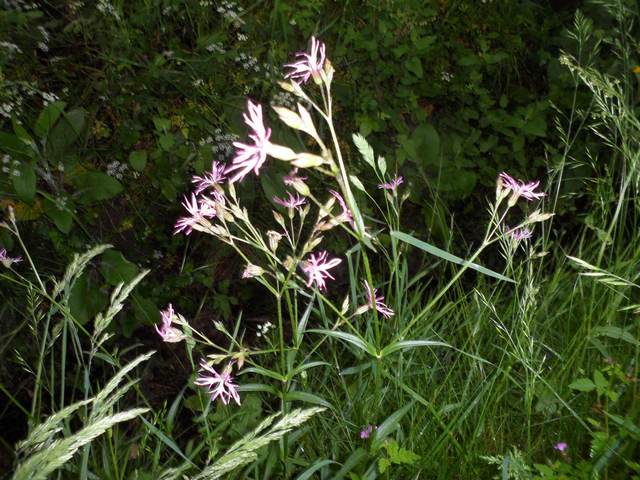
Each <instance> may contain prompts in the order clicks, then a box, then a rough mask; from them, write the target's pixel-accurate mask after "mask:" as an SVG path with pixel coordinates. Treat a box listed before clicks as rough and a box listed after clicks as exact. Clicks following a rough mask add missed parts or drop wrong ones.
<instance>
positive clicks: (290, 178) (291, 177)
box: [282, 167, 307, 187]
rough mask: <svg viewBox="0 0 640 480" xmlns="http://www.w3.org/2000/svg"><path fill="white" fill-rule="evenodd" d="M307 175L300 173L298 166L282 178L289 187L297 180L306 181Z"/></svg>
mask: <svg viewBox="0 0 640 480" xmlns="http://www.w3.org/2000/svg"><path fill="white" fill-rule="evenodd" d="M306 179H307V177H303V176H302V175H298V167H296V168H294V169H293V170H291V171H290V172H289V173H288V174H287V175H285V176H284V177H283V178H282V181H283V182H284V184H285V185H286V186H288V187H292V186H294V185H295V184H296V183H297V182H304V181H305V180H306Z"/></svg>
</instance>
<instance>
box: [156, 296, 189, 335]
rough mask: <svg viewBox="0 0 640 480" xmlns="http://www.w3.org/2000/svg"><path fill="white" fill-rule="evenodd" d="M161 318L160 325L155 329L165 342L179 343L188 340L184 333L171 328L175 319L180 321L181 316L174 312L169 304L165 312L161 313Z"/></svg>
mask: <svg viewBox="0 0 640 480" xmlns="http://www.w3.org/2000/svg"><path fill="white" fill-rule="evenodd" d="M160 316H161V321H160V325H159V326H158V325H156V326H155V328H156V332H158V335H160V337H161V338H162V340H163V341H164V342H167V343H177V342H181V341H182V340H184V339H185V338H186V336H185V334H184V333H182V331H180V330H179V329H177V328H176V327H172V326H171V324H172V323H173V321H174V320H175V319H180V316H179V315H177V314H176V313H175V312H174V311H173V306H172V305H171V304H169V306H168V307H167V308H166V309H165V310H162V311H161V312H160Z"/></svg>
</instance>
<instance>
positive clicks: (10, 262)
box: [0, 248, 22, 268]
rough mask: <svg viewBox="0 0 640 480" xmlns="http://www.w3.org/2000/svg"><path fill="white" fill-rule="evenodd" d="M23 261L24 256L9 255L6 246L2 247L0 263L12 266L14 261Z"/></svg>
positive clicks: (0, 249) (6, 266)
mask: <svg viewBox="0 0 640 480" xmlns="http://www.w3.org/2000/svg"><path fill="white" fill-rule="evenodd" d="M21 261H22V257H9V256H7V251H6V250H5V249H4V248H0V263H2V265H3V266H4V267H5V268H10V267H11V265H13V264H14V263H18V262H21Z"/></svg>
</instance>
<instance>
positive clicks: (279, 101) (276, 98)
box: [269, 90, 296, 110]
mask: <svg viewBox="0 0 640 480" xmlns="http://www.w3.org/2000/svg"><path fill="white" fill-rule="evenodd" d="M269 105H271V106H272V107H287V108H288V109H290V110H291V109H293V108H294V107H295V106H296V97H294V96H293V94H292V93H289V92H285V91H284V90H280V91H278V92H277V93H276V94H275V95H273V96H272V97H271V101H270V102H269Z"/></svg>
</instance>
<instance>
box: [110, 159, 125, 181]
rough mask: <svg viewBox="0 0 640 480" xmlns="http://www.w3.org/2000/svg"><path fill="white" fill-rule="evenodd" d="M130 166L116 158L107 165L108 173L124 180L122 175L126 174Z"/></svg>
mask: <svg viewBox="0 0 640 480" xmlns="http://www.w3.org/2000/svg"><path fill="white" fill-rule="evenodd" d="M128 168H129V167H128V165H127V164H125V163H121V162H119V161H118V160H114V161H113V162H111V163H109V164H108V165H107V175H109V176H110V177H114V178H117V179H118V180H122V177H123V176H124V174H125V173H126V171H127V169H128Z"/></svg>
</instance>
